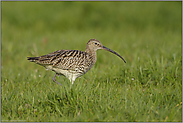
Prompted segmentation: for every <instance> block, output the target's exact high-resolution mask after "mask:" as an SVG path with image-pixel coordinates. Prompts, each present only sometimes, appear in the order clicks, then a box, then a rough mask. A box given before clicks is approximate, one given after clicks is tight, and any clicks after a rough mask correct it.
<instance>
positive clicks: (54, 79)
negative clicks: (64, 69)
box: [52, 73, 62, 86]
mask: <svg viewBox="0 0 183 123" xmlns="http://www.w3.org/2000/svg"><path fill="white" fill-rule="evenodd" d="M56 76H57V73H56V74H55V76H54V77H53V78H52V80H53V81H54V82H56V83H57V84H59V85H61V86H62V84H60V83H59V82H57V80H56Z"/></svg>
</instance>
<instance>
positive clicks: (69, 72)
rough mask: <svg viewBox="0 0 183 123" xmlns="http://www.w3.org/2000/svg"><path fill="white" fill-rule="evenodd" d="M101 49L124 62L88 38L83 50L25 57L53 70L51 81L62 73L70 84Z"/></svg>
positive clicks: (87, 68)
mask: <svg viewBox="0 0 183 123" xmlns="http://www.w3.org/2000/svg"><path fill="white" fill-rule="evenodd" d="M99 49H103V50H106V51H109V52H111V53H113V54H115V55H117V56H118V57H120V58H121V59H122V60H123V61H124V62H125V63H126V61H125V60H124V59H123V57H121V56H120V55H119V54H118V53H116V52H115V51H113V50H111V49H109V48H107V47H105V46H104V45H102V43H101V42H100V41H99V40H97V39H90V40H89V41H88V42H87V45H86V49H85V51H80V50H57V51H55V52H52V53H49V54H47V55H43V56H39V57H27V60H29V61H30V62H34V63H36V64H39V65H41V66H43V67H45V68H46V69H47V70H52V71H54V72H55V75H54V77H53V78H52V80H53V82H56V83H57V84H59V85H61V86H62V84H61V83H59V82H57V80H56V76H57V75H63V76H65V77H66V78H68V79H69V80H70V82H71V83H72V84H74V81H75V79H76V78H78V77H80V76H82V75H84V74H85V73H86V72H88V71H89V70H90V69H91V68H92V67H93V65H94V64H95V63H96V61H97V52H96V51H97V50H99Z"/></svg>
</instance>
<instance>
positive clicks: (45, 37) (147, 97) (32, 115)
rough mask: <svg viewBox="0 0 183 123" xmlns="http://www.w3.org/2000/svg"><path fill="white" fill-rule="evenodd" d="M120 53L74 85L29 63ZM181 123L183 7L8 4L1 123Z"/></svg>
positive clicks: (3, 20) (3, 25)
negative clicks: (61, 53)
mask: <svg viewBox="0 0 183 123" xmlns="http://www.w3.org/2000/svg"><path fill="white" fill-rule="evenodd" d="M91 38H95V39H98V40H100V41H101V43H102V44H103V45H104V46H106V47H108V48H110V49H112V50H114V51H116V52H117V53H119V54H120V55H121V56H122V57H123V58H124V59H125V60H126V62H127V63H126V64H125V63H124V62H123V61H122V60H121V59H120V58H118V57H117V56H115V55H113V54H111V53H109V52H107V51H104V50H99V51H97V62H96V64H95V65H94V67H93V68H92V69H91V70H90V71H88V72H87V73H86V74H85V75H83V76H81V77H80V78H77V79H76V81H75V83H74V84H73V85H71V83H70V82H69V80H68V79H67V78H65V77H63V76H60V77H57V81H58V82H60V83H62V86H60V85H58V84H56V83H54V82H53V81H52V77H53V76H54V74H55V73H54V72H52V71H46V70H45V68H44V67H42V66H39V65H37V64H34V63H31V62H29V61H28V60H27V57H30V56H40V55H45V54H47V53H51V52H53V51H56V50H60V49H75V50H82V51H84V50H85V47H86V43H87V41H88V40H89V39H91ZM7 121H8V122H30V121H31V122H46V121H47V122H66V121H89V122H90V121H93V122H94V121H105V122H108V121H111V122H112V121H113V122H116V121H118V122H130V121H133V122H135V121H137V122H152V121H153V122H182V2H181V1H176V2H158V1H157V2H124V1H122V2H20V1H19V2H10V1H2V2H1V122H7Z"/></svg>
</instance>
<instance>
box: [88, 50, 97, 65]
mask: <svg viewBox="0 0 183 123" xmlns="http://www.w3.org/2000/svg"><path fill="white" fill-rule="evenodd" d="M85 52H86V53H87V54H88V55H89V56H90V57H91V59H92V62H93V65H94V64H95V62H96V61H97V52H96V51H95V50H94V49H90V48H88V47H86V49H85Z"/></svg>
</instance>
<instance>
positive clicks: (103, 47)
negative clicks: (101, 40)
mask: <svg viewBox="0 0 183 123" xmlns="http://www.w3.org/2000/svg"><path fill="white" fill-rule="evenodd" d="M102 49H104V50H107V51H109V52H111V53H113V54H115V55H117V56H119V57H120V58H121V59H122V60H123V61H124V62H125V63H126V61H125V60H124V59H123V57H121V56H120V55H119V54H118V53H116V52H115V51H113V50H111V49H109V48H107V47H105V46H102Z"/></svg>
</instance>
